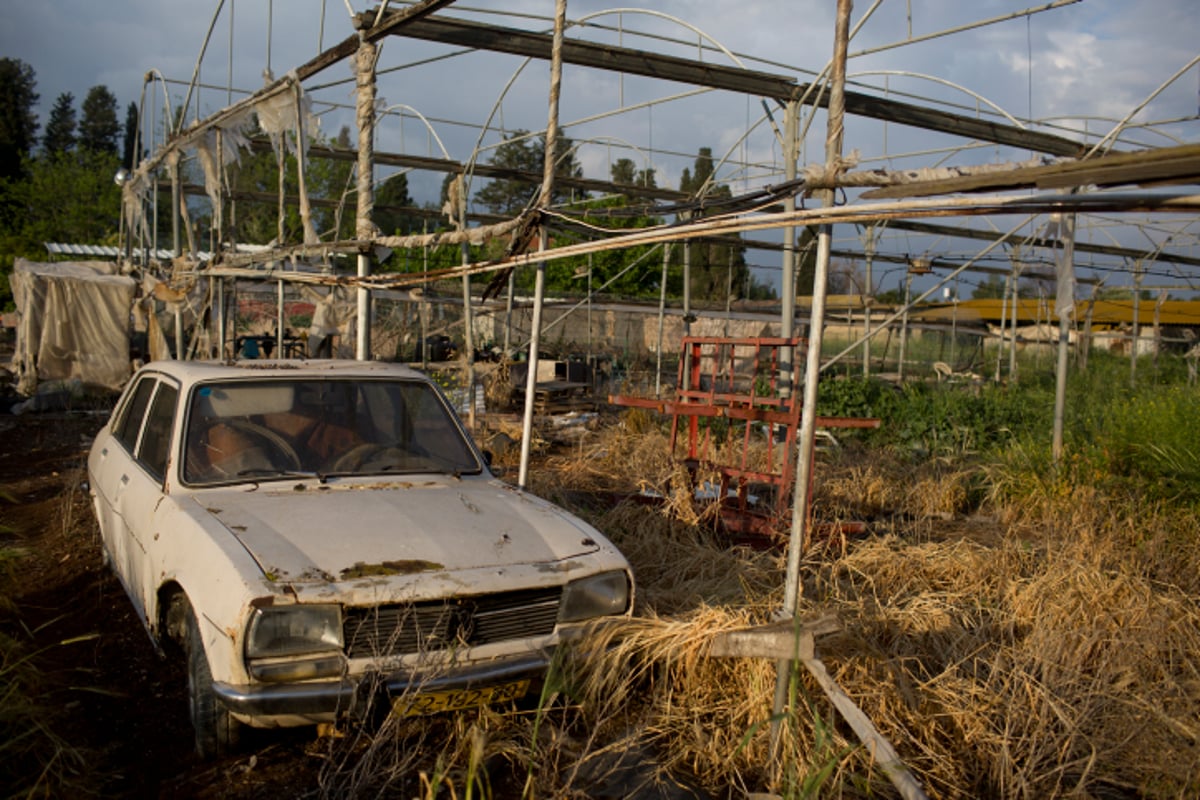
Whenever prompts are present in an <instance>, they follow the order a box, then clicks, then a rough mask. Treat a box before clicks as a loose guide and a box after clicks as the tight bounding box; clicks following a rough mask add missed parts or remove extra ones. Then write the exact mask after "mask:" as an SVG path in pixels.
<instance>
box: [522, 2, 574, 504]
mask: <svg viewBox="0 0 1200 800" xmlns="http://www.w3.org/2000/svg"><path fill="white" fill-rule="evenodd" d="M566 21H567V0H555V3H554V43H553V45H552V46H551V49H550V104H549V105H550V113H549V120H548V122H547V124H546V153H545V157H544V158H543V169H542V193H541V197H540V198H539V200H538V208H539V209H545V208H547V207H548V206H549V205H550V198H551V197H553V196H554V162H555V158H554V154H555V151H556V150H557V147H558V97H559V93H560V92H561V90H562V45H563V30H564V29H565V28H566ZM546 244H547V236H546V228H545V226H544V225H543V226H542V229H541V235H540V236H539V239H538V250H539V251H544V250H545V249H546ZM545 289H546V262H545V261H539V262H538V264H537V275H536V277H535V278H534V285H533V320H532V323H531V326H530V327H531V330H530V332H529V361H528V363H529V372H528V374H527V375H526V376H525V414H524V417H523V419H522V423H521V468H520V472H519V474H518V478H517V486H518V487H519V488H520V489H522V490H524V489H525V488H526V487H528V485H529V451H530V445H531V441H532V439H533V401H534V396H533V395H534V391H535V390H536V389H537V362H538V344H539V339H540V338H541V328H542V299H543V295H544V294H545Z"/></svg>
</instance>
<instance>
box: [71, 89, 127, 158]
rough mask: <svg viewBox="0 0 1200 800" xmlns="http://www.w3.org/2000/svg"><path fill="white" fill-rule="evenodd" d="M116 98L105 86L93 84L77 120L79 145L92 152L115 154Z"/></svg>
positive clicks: (118, 126)
mask: <svg viewBox="0 0 1200 800" xmlns="http://www.w3.org/2000/svg"><path fill="white" fill-rule="evenodd" d="M119 132H120V125H119V124H118V123H117V98H116V97H114V96H113V93H112V92H110V91H109V90H108V87H106V86H93V87H92V88H91V89H88V93H87V97H85V98H84V99H83V118H82V119H81V120H80V122H79V147H80V149H82V150H90V151H92V152H94V153H112V154H113V155H116V154H117V152H118V150H117V134H118V133H119Z"/></svg>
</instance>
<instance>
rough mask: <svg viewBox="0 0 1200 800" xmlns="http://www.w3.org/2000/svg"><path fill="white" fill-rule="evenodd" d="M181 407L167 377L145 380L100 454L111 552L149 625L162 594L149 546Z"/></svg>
mask: <svg viewBox="0 0 1200 800" xmlns="http://www.w3.org/2000/svg"><path fill="white" fill-rule="evenodd" d="M178 407H179V388H178V386H176V385H175V384H174V382H172V381H170V380H169V379H167V378H166V377H165V376H162V375H144V376H143V377H142V378H140V379H139V381H138V383H137V385H135V386H134V388H133V392H132V395H131V397H130V400H129V402H128V403H127V404H126V406H125V407H124V408H123V409H122V411H121V412H120V413H119V416H118V418H117V419H116V421H115V422H114V425H113V430H112V436H111V438H110V439H109V441H108V442H106V443H105V445H104V447H103V448H102V449H101V451H100V464H99V467H98V469H97V470H96V477H95V480H96V482H97V484H98V485H97V487H96V488H97V491H98V492H99V493H100V495H101V496H102V497H103V500H104V504H105V505H106V506H107V507H108V509H109V520H108V525H107V528H108V530H106V531H104V539H105V541H104V544H105V548H106V549H107V550H108V554H109V557H110V559H111V560H112V565H113V569H114V571H115V572H116V573H117V576H118V577H119V578H120V579H121V582H122V583H124V584H125V589H126V591H127V592H128V594H129V597H130V600H132V601H133V604H134V606H135V607H136V608H137V611H138V614H139V616H141V617H142V619H143V620H144V621H145V620H147V616H146V615H147V613H148V612H149V611H150V610H151V609H152V608H153V602H152V599H153V597H154V594H155V592H156V590H157V586H156V585H155V580H154V575H153V574H152V571H151V569H150V558H149V556H148V550H149V547H148V545H149V544H150V543H151V542H152V539H153V536H154V533H155V531H154V527H155V526H154V516H155V513H156V512H157V510H158V509H159V507H160V502H161V500H162V498H163V484H164V480H165V477H166V474H167V468H168V466H169V464H170V455H171V452H172V442H173V440H174V429H175V417H176V416H177V415H178Z"/></svg>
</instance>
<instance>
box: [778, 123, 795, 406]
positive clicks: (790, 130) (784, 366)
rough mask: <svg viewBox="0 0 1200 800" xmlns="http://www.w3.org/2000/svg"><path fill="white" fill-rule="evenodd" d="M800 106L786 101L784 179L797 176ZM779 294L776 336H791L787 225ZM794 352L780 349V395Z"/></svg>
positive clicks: (791, 198) (791, 244) (790, 232)
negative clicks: (780, 299)
mask: <svg viewBox="0 0 1200 800" xmlns="http://www.w3.org/2000/svg"><path fill="white" fill-rule="evenodd" d="M799 108H800V105H799V103H797V102H796V101H795V100H789V101H788V104H787V107H786V108H785V109H784V118H783V169H784V179H785V180H787V181H794V180H795V179H796V150H797V142H796V137H797V131H798V130H799V128H800V123H799V114H800V112H799ZM783 209H784V211H788V212H791V211H795V210H796V196H795V195H793V194H791V193H789V194H788V196H787V197H785V198H784V200H783ZM779 288H780V293H781V294H782V303H781V310H780V320H779V335H780V336H781V337H783V338H784V339H791V338H792V337H793V336H795V335H796V333H795V326H796V229H795V228H794V227H792V226H790V225H789V226H787V227H785V228H784V229H783V277H782V278H780V287H779ZM795 359H796V355H795V353H793V352H792V348H790V347H781V348H780V349H779V395H780V397H791V396H792V388H793V383H794V381H795V372H796V368H795Z"/></svg>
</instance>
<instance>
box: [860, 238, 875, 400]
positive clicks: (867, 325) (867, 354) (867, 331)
mask: <svg viewBox="0 0 1200 800" xmlns="http://www.w3.org/2000/svg"><path fill="white" fill-rule="evenodd" d="M864 254H865V255H866V262H867V276H866V277H867V279H866V285H865V286H864V287H863V365H862V376H863V380H866V379H868V378H870V377H871V302H872V300H873V299H874V294H875V285H874V283H872V280H871V261H872V259H873V258H874V257H875V225H874V223H872V224H871V226H870V227H869V228H867V242H866V247H865V248H864Z"/></svg>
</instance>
